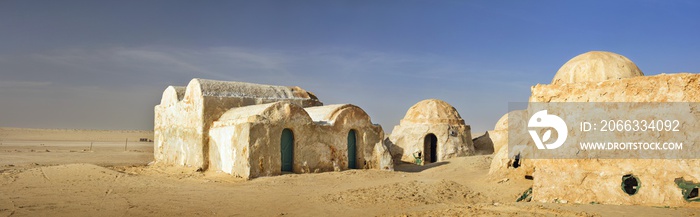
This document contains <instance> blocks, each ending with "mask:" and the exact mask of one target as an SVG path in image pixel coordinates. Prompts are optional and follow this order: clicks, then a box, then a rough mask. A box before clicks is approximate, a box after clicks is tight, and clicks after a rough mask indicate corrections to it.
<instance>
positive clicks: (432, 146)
mask: <svg viewBox="0 0 700 217" xmlns="http://www.w3.org/2000/svg"><path fill="white" fill-rule="evenodd" d="M423 157H424V161H423V162H424V163H426V164H427V163H433V162H437V160H438V158H437V136H435V134H432V133H431V134H428V135H425V138H424V139H423Z"/></svg>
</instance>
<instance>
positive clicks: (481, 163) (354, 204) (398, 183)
mask: <svg viewBox="0 0 700 217" xmlns="http://www.w3.org/2000/svg"><path fill="white" fill-rule="evenodd" d="M15 132H17V133H18V134H17V135H13V136H9V137H0V139H2V141H1V142H2V144H1V145H0V216H475V215H479V216H515V215H519V216H700V207H697V206H695V207H680V208H668V207H649V206H615V205H600V204H543V203H534V202H515V199H516V198H517V197H518V196H520V194H521V193H522V192H523V191H525V190H526V189H528V188H529V187H530V186H531V181H530V180H526V179H524V178H522V179H520V178H513V177H511V179H508V181H503V180H502V179H498V178H489V177H488V176H487V171H488V166H489V164H490V161H491V156H472V157H462V158H456V159H452V160H450V161H447V162H441V163H435V164H431V165H428V166H424V167H419V166H415V165H408V164H403V165H399V166H397V170H399V171H396V172H388V171H375V170H349V171H343V172H328V173H320V174H287V175H282V176H277V177H264V178H258V179H254V180H251V181H244V180H241V179H237V178H234V177H231V176H227V175H225V174H221V173H215V172H205V173H201V172H196V171H193V170H192V169H188V168H169V167H161V166H158V165H154V166H147V164H148V163H149V162H151V161H152V159H153V156H152V155H153V149H152V145H153V144H152V143H149V142H130V143H127V147H126V151H125V150H124V145H125V144H124V141H121V142H118V141H114V139H111V140H110V139H104V140H107V141H85V140H80V141H67V140H65V139H71V138H73V139H74V138H84V137H85V136H81V133H83V132H82V131H79V130H72V131H62V132H63V134H77V135H60V136H57V137H51V138H49V137H46V136H45V137H39V138H40V139H35V138H32V137H31V136H32V135H33V133H27V132H22V130H15ZM101 133H102V134H106V135H98V134H100V133H95V132H94V131H89V132H87V134H93V136H95V138H123V137H124V136H125V135H126V134H129V133H133V132H126V131H103V132H101ZM19 134H23V135H24V137H23V136H21V135H19ZM0 136H4V135H3V134H0ZM137 137H138V136H137ZM7 138H12V139H13V140H10V139H7ZM90 143H92V149H90Z"/></svg>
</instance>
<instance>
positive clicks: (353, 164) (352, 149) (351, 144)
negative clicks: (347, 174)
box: [348, 130, 357, 169]
mask: <svg viewBox="0 0 700 217" xmlns="http://www.w3.org/2000/svg"><path fill="white" fill-rule="evenodd" d="M356 141H357V137H356V135H355V130H350V132H349V133H348V169H357V144H356Z"/></svg>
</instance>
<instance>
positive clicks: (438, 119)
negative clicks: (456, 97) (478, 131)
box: [401, 99, 464, 124]
mask: <svg viewBox="0 0 700 217" xmlns="http://www.w3.org/2000/svg"><path fill="white" fill-rule="evenodd" d="M401 121H402V122H411V123H448V124H464V120H463V119H462V117H461V116H460V115H459V113H458V112H457V109H455V108H454V107H452V105H450V104H448V103H446V102H445V101H442V100H439V99H426V100H423V101H420V102H418V103H416V104H415V105H413V106H411V108H409V109H408V111H407V112H406V116H404V117H403V120H401Z"/></svg>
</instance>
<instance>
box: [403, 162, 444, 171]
mask: <svg viewBox="0 0 700 217" xmlns="http://www.w3.org/2000/svg"><path fill="white" fill-rule="evenodd" d="M448 163H450V162H445V161H443V162H437V163H429V164H427V165H423V166H421V165H415V164H410V163H401V164H399V165H395V166H394V170H395V171H401V172H409V173H418V172H422V171H423V170H427V169H430V168H433V167H439V166H442V165H445V164H448Z"/></svg>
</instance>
